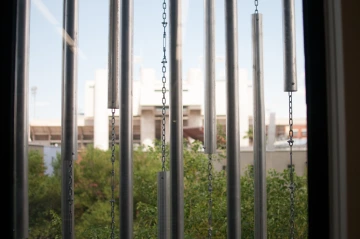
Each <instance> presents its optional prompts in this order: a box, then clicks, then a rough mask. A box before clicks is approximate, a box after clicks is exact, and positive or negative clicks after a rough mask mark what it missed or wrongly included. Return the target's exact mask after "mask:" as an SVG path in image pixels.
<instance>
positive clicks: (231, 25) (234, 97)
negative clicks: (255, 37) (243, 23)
mask: <svg viewBox="0 0 360 239" xmlns="http://www.w3.org/2000/svg"><path fill="white" fill-rule="evenodd" d="M237 36H238V26H237V0H226V1H225V42H226V100H227V106H226V112H227V117H226V151H227V166H226V168H227V230H228V232H227V234H228V235H227V238H241V217H240V130H239V125H240V122H239V75H238V38H237Z"/></svg>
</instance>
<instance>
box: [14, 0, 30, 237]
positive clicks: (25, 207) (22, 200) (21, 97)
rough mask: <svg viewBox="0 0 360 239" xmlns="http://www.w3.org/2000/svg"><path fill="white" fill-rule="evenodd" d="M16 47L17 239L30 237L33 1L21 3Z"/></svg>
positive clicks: (15, 168)
mask: <svg viewBox="0 0 360 239" xmlns="http://www.w3.org/2000/svg"><path fill="white" fill-rule="evenodd" d="M16 16H17V19H16V43H15V44H16V45H15V49H16V50H15V51H16V52H15V57H16V58H15V101H14V102H15V112H14V120H15V124H14V126H15V127H14V137H15V144H14V159H15V160H14V166H15V167H14V170H15V172H14V173H15V175H14V176H15V181H14V186H15V188H14V190H15V208H14V209H15V211H14V216H15V217H14V236H15V237H14V238H28V237H29V196H28V189H29V187H28V171H29V168H28V136H29V135H28V132H29V129H28V91H29V42H30V34H29V33H30V27H29V23H30V0H21V1H18V3H17V14H16Z"/></svg>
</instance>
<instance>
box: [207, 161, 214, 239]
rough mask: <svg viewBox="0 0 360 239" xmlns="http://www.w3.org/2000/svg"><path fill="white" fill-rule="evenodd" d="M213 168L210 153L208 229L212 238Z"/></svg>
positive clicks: (209, 236)
mask: <svg viewBox="0 0 360 239" xmlns="http://www.w3.org/2000/svg"><path fill="white" fill-rule="evenodd" d="M212 169H213V165H212V155H211V154H209V162H208V171H209V172H208V173H209V174H208V180H209V185H208V191H209V214H208V222H209V229H208V238H209V239H211V238H212V203H213V201H212V190H213V188H212V177H213V176H212Z"/></svg>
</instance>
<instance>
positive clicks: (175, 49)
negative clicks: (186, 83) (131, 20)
mask: <svg viewBox="0 0 360 239" xmlns="http://www.w3.org/2000/svg"><path fill="white" fill-rule="evenodd" d="M169 3H170V5H169V15H170V28H169V30H170V61H169V63H170V182H171V189H170V190H171V197H170V198H171V202H172V204H171V213H170V216H171V229H170V230H171V236H172V238H174V239H182V238H184V165H183V115H182V113H183V112H182V109H183V105H182V31H181V28H182V21H181V4H182V1H181V0H172V1H169Z"/></svg>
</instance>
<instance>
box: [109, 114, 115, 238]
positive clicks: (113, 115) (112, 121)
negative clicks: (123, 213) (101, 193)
mask: <svg viewBox="0 0 360 239" xmlns="http://www.w3.org/2000/svg"><path fill="white" fill-rule="evenodd" d="M111 113H112V116H111V165H112V169H111V200H110V204H111V239H114V238H115V233H114V230H115V210H114V207H115V196H114V195H115V193H114V190H115V165H114V164H115V137H116V135H115V109H111Z"/></svg>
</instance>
